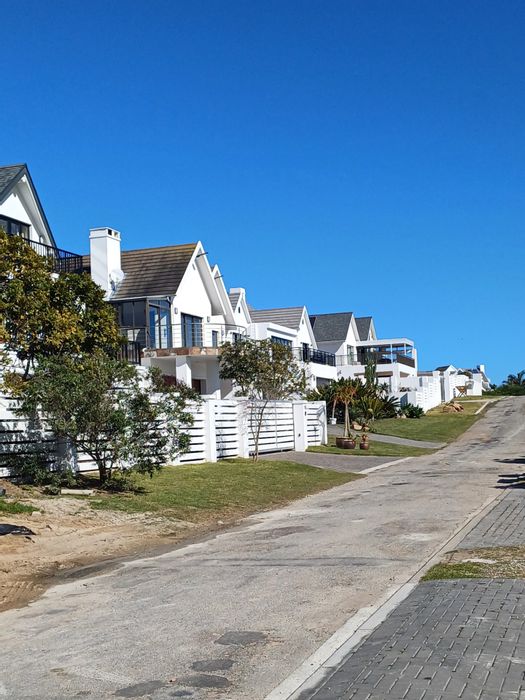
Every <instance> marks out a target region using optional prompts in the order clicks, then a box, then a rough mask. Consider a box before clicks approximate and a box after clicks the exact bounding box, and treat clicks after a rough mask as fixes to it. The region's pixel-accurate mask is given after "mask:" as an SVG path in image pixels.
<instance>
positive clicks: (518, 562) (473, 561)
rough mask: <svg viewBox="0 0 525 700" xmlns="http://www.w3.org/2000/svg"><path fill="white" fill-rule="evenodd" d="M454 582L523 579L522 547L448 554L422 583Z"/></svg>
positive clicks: (524, 552)
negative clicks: (449, 580) (445, 580)
mask: <svg viewBox="0 0 525 700" xmlns="http://www.w3.org/2000/svg"><path fill="white" fill-rule="evenodd" d="M454 578H525V547H485V548H481V549H474V550H459V551H454V552H450V553H449V554H448V555H447V556H446V558H445V560H444V561H442V562H440V563H439V564H436V565H435V566H433V567H432V568H431V569H429V570H428V571H427V573H426V574H425V575H424V576H423V578H422V581H439V580H442V579H454Z"/></svg>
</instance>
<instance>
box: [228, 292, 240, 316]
mask: <svg viewBox="0 0 525 700" xmlns="http://www.w3.org/2000/svg"><path fill="white" fill-rule="evenodd" d="M228 296H229V297H230V303H231V305H232V309H233V310H234V311H235V309H236V308H237V304H238V302H239V298H240V296H241V295H240V294H239V293H238V292H235V293H232V292H229V294H228Z"/></svg>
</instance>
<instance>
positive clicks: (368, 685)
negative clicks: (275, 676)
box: [300, 490, 525, 700]
mask: <svg viewBox="0 0 525 700" xmlns="http://www.w3.org/2000/svg"><path fill="white" fill-rule="evenodd" d="M524 524H525V492H524V491H523V490H510V491H508V492H507V493H506V494H505V496H504V498H503V499H502V500H501V501H499V502H498V503H497V504H496V506H495V507H494V508H493V509H492V510H491V511H490V512H489V513H488V515H487V516H485V518H483V520H481V521H480V523H478V525H477V526H476V527H475V528H474V530H472V531H471V532H470V533H469V534H468V535H467V537H466V538H465V540H464V541H463V542H462V543H461V545H460V546H461V548H470V547H480V546H487V547H494V546H508V545H511V544H513V545H515V544H525V529H524ZM454 698H460V699H461V700H525V580H516V579H496V580H485V579H462V580H455V581H431V582H423V583H420V584H419V585H418V586H417V588H416V589H415V590H414V591H413V593H411V594H410V595H409V596H408V597H407V598H406V599H405V600H404V601H403V602H402V603H401V604H400V605H399V606H398V607H397V608H396V609H395V610H394V611H393V612H392V613H391V614H390V615H389V616H388V618H387V619H386V620H385V621H384V622H383V623H382V624H381V625H380V626H379V627H378V628H377V629H376V630H375V631H374V632H372V634H371V635H370V636H369V637H368V638H367V639H365V640H364V641H363V642H361V644H360V645H358V646H357V647H356V648H355V649H354V650H353V651H352V652H351V653H350V654H349V655H348V656H347V658H346V659H345V660H344V662H343V663H342V664H341V665H340V666H339V667H338V668H337V669H336V671H335V672H334V673H332V675H331V676H330V677H328V678H327V679H325V680H324V682H322V683H321V684H320V686H319V687H317V688H316V689H314V690H311V691H308V692H304V693H303V694H302V695H300V699H301V700H387V699H388V700H453V699H454Z"/></svg>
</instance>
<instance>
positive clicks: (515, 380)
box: [503, 369, 525, 386]
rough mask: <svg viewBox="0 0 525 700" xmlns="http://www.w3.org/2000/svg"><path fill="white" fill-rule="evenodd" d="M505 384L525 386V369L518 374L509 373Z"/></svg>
mask: <svg viewBox="0 0 525 700" xmlns="http://www.w3.org/2000/svg"><path fill="white" fill-rule="evenodd" d="M503 384H517V385H518V386H525V370H523V369H522V370H521V372H518V374H509V376H508V377H507V379H505V381H504V382H503Z"/></svg>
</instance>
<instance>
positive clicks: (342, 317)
mask: <svg viewBox="0 0 525 700" xmlns="http://www.w3.org/2000/svg"><path fill="white" fill-rule="evenodd" d="M353 315H354V314H353V313H352V311H343V312H342V313H335V314H318V315H317V316H310V322H311V324H312V328H313V329H314V335H315V339H316V340H317V342H318V343H322V342H328V341H330V340H346V338H347V336H348V327H349V326H350V324H351V323H352V317H353Z"/></svg>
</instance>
